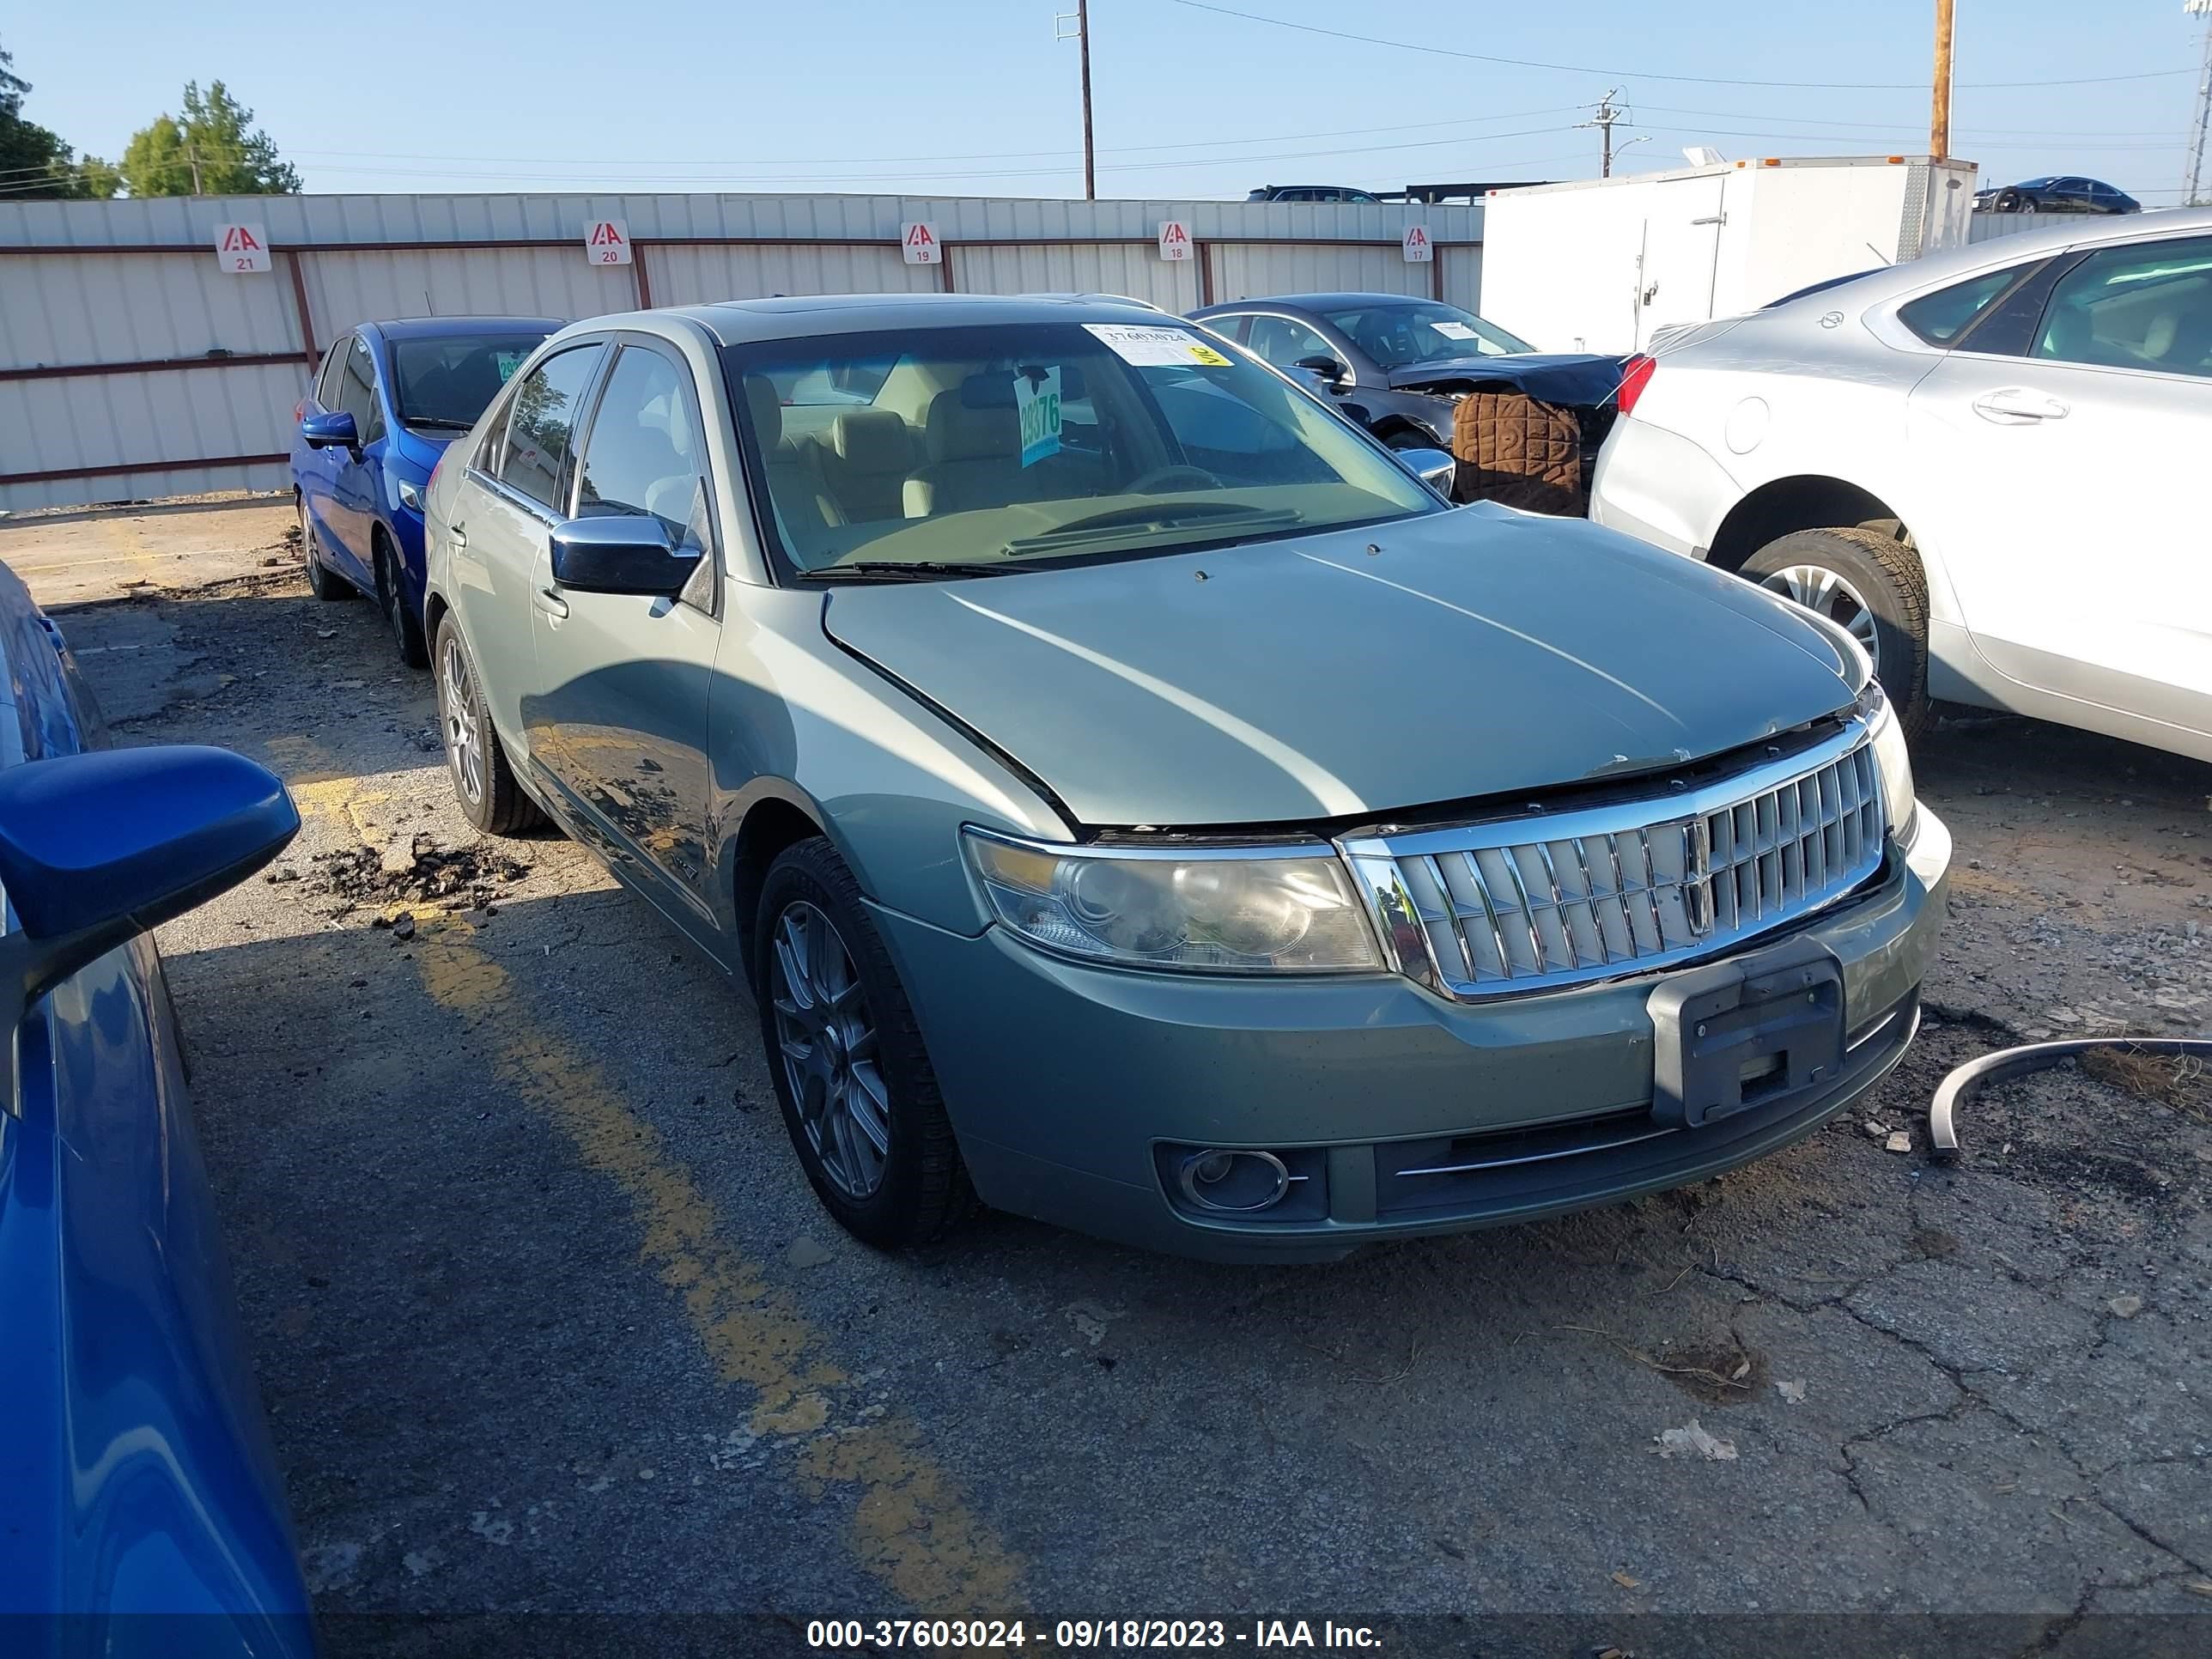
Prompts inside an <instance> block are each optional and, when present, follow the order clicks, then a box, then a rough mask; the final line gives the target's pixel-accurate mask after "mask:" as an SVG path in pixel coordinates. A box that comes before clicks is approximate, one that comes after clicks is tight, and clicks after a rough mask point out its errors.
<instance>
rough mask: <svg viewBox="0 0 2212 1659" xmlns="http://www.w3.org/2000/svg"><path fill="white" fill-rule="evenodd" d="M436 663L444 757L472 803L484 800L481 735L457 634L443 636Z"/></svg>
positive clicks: (465, 664) (466, 662)
mask: <svg viewBox="0 0 2212 1659" xmlns="http://www.w3.org/2000/svg"><path fill="white" fill-rule="evenodd" d="M440 655H441V659H442V660H441V662H440V663H439V665H438V701H439V702H441V703H442V704H444V705H445V707H444V708H443V709H442V710H441V713H442V714H444V715H445V726H446V758H447V760H448V761H449V762H451V763H452V764H453V781H454V782H455V783H457V784H459V786H460V790H461V793H462V794H463V795H464V796H465V797H466V798H467V799H468V802H469V804H470V805H472V806H473V805H479V804H481V803H482V801H483V787H484V756H483V732H482V731H481V730H480V729H479V728H478V727H477V709H476V701H475V699H474V698H473V697H471V696H470V692H469V665H468V659H467V658H465V657H464V656H463V655H462V654H461V641H460V635H459V634H458V633H452V634H448V635H447V636H446V648H445V650H444V651H443V652H441V653H440Z"/></svg>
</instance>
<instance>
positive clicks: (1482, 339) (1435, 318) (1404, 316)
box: [1322, 301, 1536, 368]
mask: <svg viewBox="0 0 2212 1659" xmlns="http://www.w3.org/2000/svg"><path fill="white" fill-rule="evenodd" d="M1322 316H1324V317H1326V318H1327V319H1328V320H1329V322H1330V323H1331V324H1332V325H1334V327H1335V328H1336V330H1337V331H1338V332H1340V333H1342V334H1346V335H1349V336H1350V337H1351V338H1352V343H1353V344H1354V345H1356V346H1358V348H1359V349H1361V350H1362V351H1364V352H1365V353H1366V354H1367V355H1368V356H1370V357H1372V358H1373V359H1374V360H1375V362H1376V365H1377V366H1378V367H1380V368H1405V367H1406V366H1407V364H1409V363H1442V362H1452V361H1454V360H1455V359H1457V358H1462V357H1503V356H1508V355H1510V354H1511V353H1514V352H1521V351H1534V349H1536V348H1535V347H1534V346H1532V345H1530V344H1529V343H1528V342H1527V341H1526V340H1522V339H1516V337H1514V336H1512V335H1510V334H1508V333H1507V332H1506V331H1504V329H1502V328H1500V327H1498V325H1497V324H1495V323H1486V322H1485V321H1484V320H1483V319H1481V318H1480V317H1478V316H1476V315H1475V314H1474V313H1473V312H1471V311H1462V310H1461V309H1460V308H1459V307H1457V306H1448V305H1443V304H1440V303H1437V302H1434V301H1416V302H1414V303H1412V304H1407V303H1404V302H1402V301H1401V302H1400V303H1398V304H1395V305H1366V306H1356V307H1346V309H1344V310H1342V311H1325V312H1323V313H1322Z"/></svg>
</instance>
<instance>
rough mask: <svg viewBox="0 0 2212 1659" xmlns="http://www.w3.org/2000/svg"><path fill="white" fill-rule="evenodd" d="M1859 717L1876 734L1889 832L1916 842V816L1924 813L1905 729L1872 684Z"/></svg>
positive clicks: (1877, 766) (1876, 757) (1861, 701)
mask: <svg viewBox="0 0 2212 1659" xmlns="http://www.w3.org/2000/svg"><path fill="white" fill-rule="evenodd" d="M1859 714H1860V715H1861V716H1862V717H1863V719H1864V720H1865V721H1866V723H1867V726H1868V727H1869V730H1871V731H1872V732H1873V733H1874V763H1875V770H1876V771H1877V772H1879V773H1880V774H1881V799H1882V803H1883V805H1885V806H1886V807H1887V810H1888V812H1889V833H1890V834H1891V835H1892V836H1895V837H1896V838H1897V840H1898V841H1899V842H1911V839H1912V829H1913V824H1912V818H1913V814H1914V813H1916V812H1917V811H1919V810H1920V802H1919V799H1918V798H1917V796H1916V795H1915V794H1914V793H1913V792H1912V757H1911V754H1910V753H1908V752H1907V751H1906V750H1905V728H1904V727H1903V726H1899V724H1898V723H1897V711H1896V710H1895V709H1893V708H1891V707H1890V706H1889V699H1888V698H1887V697H1886V696H1883V695H1882V690H1881V686H1879V685H1877V684H1874V683H1873V682H1871V681H1869V683H1868V684H1867V689H1866V691H1865V693H1864V695H1863V696H1861V697H1860V698H1859Z"/></svg>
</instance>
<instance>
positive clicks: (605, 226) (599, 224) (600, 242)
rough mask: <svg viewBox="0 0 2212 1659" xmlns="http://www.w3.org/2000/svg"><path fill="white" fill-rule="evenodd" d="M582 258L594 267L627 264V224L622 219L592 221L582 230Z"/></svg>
mask: <svg viewBox="0 0 2212 1659" xmlns="http://www.w3.org/2000/svg"><path fill="white" fill-rule="evenodd" d="M584 258H585V260H586V263H588V264H595V265H626V264H629V221H627V220H624V219H594V220H593V221H592V222H591V223H590V224H589V225H588V226H586V228H585V230H584Z"/></svg>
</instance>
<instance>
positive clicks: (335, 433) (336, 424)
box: [300, 409, 361, 449]
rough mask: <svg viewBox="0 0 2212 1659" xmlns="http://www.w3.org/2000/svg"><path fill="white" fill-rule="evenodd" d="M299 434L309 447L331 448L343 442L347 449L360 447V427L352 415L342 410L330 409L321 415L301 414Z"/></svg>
mask: <svg viewBox="0 0 2212 1659" xmlns="http://www.w3.org/2000/svg"><path fill="white" fill-rule="evenodd" d="M300 435H301V437H302V438H305V439H306V440H307V447H308V448H310V449H331V448H335V447H337V446H338V445H340V444H343V445H344V446H345V447H347V448H348V449H358V448H359V447H361V429H360V428H358V427H356V426H355V425H354V423H353V416H351V415H349V414H348V413H347V412H346V411H345V410H343V409H339V410H330V411H328V412H327V413H325V414H321V415H302V416H301V417H300Z"/></svg>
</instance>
